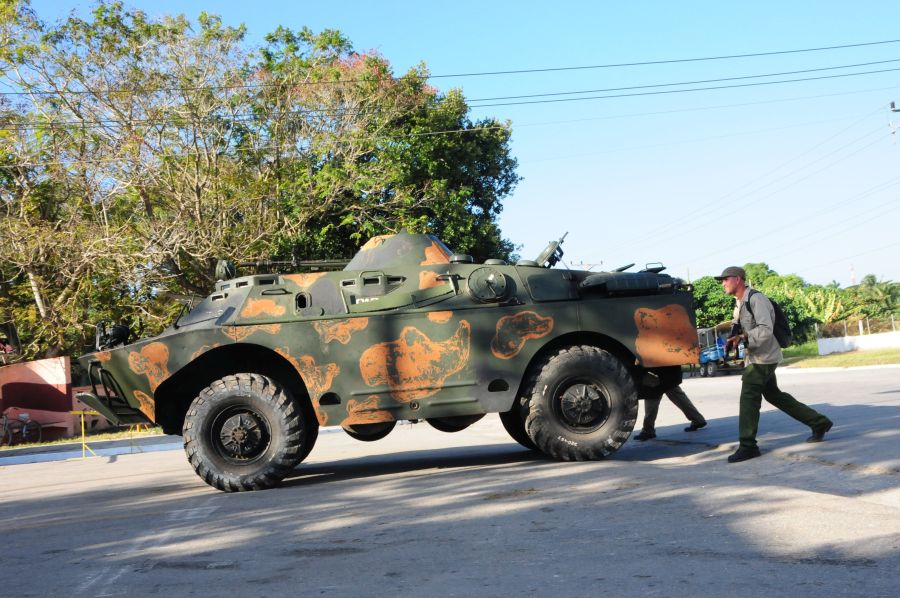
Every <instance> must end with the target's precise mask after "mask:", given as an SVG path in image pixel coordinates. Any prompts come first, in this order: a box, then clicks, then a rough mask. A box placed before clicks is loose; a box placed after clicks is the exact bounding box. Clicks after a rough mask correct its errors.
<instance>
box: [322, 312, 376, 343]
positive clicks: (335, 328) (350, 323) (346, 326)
mask: <svg viewBox="0 0 900 598" xmlns="http://www.w3.org/2000/svg"><path fill="white" fill-rule="evenodd" d="M368 325H369V318H350V319H349V320H329V321H320V322H313V324H312V326H313V328H315V330H316V332H318V333H319V337H320V338H321V339H322V342H323V343H325V344H328V343H330V342H331V341H337V342H339V343H341V344H342V345H346V344H348V343H349V342H350V337H351V336H353V333H354V332H356V331H358V330H365V328H366V326H368Z"/></svg>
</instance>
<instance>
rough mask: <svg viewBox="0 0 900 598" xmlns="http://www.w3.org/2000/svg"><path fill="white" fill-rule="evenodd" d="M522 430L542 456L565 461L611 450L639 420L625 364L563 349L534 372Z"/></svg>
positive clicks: (587, 349) (583, 349) (587, 350)
mask: <svg viewBox="0 0 900 598" xmlns="http://www.w3.org/2000/svg"><path fill="white" fill-rule="evenodd" d="M530 382H531V383H530V384H529V386H528V388H529V389H530V390H531V398H530V410H529V413H528V418H527V419H526V420H525V429H526V430H527V432H528V436H529V437H530V438H531V440H532V441H533V442H534V444H535V445H536V446H537V447H538V448H539V449H540V450H542V451H543V452H544V453H546V454H548V455H550V456H552V457H554V458H556V459H560V460H563V461H586V460H591V459H600V458H603V457H605V456H607V455H609V454H611V453H613V452H615V451H616V450H617V449H618V448H619V447H620V446H622V444H623V443H624V442H625V440H627V439H628V435H629V434H631V431H632V429H634V423H635V420H636V418H637V410H638V403H637V390H636V388H635V385H634V380H633V379H632V377H631V374H630V373H629V372H628V370H627V369H626V368H625V366H624V364H623V363H622V362H621V361H619V360H618V359H617V358H616V357H615V356H613V355H612V354H611V353H609V352H607V351H604V350H602V349H599V348H597V347H592V346H586V345H585V346H573V347H567V348H565V349H563V350H561V351H559V352H558V353H556V354H555V355H553V356H551V357H549V358H548V359H547V360H546V361H544V362H543V364H542V365H540V366H539V367H538V368H537V369H536V370H535V373H534V374H533V377H532V379H531V381H530Z"/></svg>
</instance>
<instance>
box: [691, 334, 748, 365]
mask: <svg viewBox="0 0 900 598" xmlns="http://www.w3.org/2000/svg"><path fill="white" fill-rule="evenodd" d="M730 329H731V323H730V322H726V323H724V324H719V325H718V326H715V327H713V328H700V329H698V330H697V339H698V340H699V342H700V376H702V377H706V376H710V377H712V376H715V375H716V374H718V373H720V372H739V371H741V370H743V369H744V344H743V343H741V344H740V345H739V346H738V350H737V355H735V352H734V350H732V351H731V352H730V354H729V353H728V352H726V351H725V339H726V338H727V335H728V331H729V330H730Z"/></svg>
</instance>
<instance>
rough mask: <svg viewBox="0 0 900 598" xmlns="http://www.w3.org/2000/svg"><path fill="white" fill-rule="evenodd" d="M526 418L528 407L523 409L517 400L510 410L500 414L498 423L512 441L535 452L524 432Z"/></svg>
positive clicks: (533, 445) (534, 447)
mask: <svg viewBox="0 0 900 598" xmlns="http://www.w3.org/2000/svg"><path fill="white" fill-rule="evenodd" d="M527 417H528V407H523V406H522V403H521V402H520V401H519V399H516V402H515V403H514V404H513V406H512V409H510V410H509V411H504V412H502V413H500V422H501V423H502V424H503V428H504V429H505V430H506V431H507V433H508V434H509V435H510V437H511V438H512V439H513V440H515V441H516V442H518V443H519V444H521V445H522V446H524V447H525V448H527V449H529V450H532V451H536V450H537V446H536V445H535V444H534V441H533V440H531V437H530V436H529V435H528V432H526V431H525V418H527Z"/></svg>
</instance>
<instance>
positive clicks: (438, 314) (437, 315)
mask: <svg viewBox="0 0 900 598" xmlns="http://www.w3.org/2000/svg"><path fill="white" fill-rule="evenodd" d="M427 317H428V319H429V320H431V321H432V322H437V323H438V324H445V323H447V322H449V321H450V318H452V317H453V312H452V311H432V312H428V316H427Z"/></svg>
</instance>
